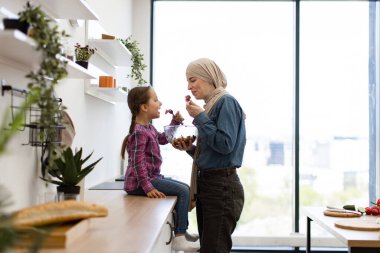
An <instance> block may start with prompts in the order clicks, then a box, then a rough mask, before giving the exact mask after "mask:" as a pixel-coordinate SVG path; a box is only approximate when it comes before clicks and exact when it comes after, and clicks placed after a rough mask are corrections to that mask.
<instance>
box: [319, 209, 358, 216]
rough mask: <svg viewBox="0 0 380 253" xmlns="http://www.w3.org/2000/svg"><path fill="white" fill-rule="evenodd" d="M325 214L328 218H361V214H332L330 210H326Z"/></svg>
mask: <svg viewBox="0 0 380 253" xmlns="http://www.w3.org/2000/svg"><path fill="white" fill-rule="evenodd" d="M323 214H324V215H326V216H332V217H342V218H355V217H360V216H361V215H360V214H356V213H339V212H332V211H329V210H325V211H324V212H323Z"/></svg>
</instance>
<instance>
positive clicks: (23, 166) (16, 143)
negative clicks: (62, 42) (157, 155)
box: [0, 0, 149, 210]
mask: <svg viewBox="0 0 380 253" xmlns="http://www.w3.org/2000/svg"><path fill="white" fill-rule="evenodd" d="M144 1H146V0H144ZM144 1H141V2H144ZM25 2H26V1H23V0H1V1H0V7H1V6H6V7H8V8H11V9H12V11H13V12H16V13H17V12H18V11H20V6H23V5H24V3H25ZM87 2H88V4H89V5H90V6H91V8H92V9H93V10H94V11H95V12H96V13H97V15H98V16H99V22H98V23H99V24H100V26H101V27H102V28H103V29H104V32H105V33H107V34H112V35H115V36H116V37H118V38H126V37H128V36H129V35H130V34H132V20H133V18H132V14H133V12H132V10H133V5H132V3H133V2H139V4H140V1H139V0H135V1H133V0H110V1H97V0H88V1H87ZM147 2H149V1H147ZM148 16H149V15H148ZM58 25H59V27H60V28H61V29H64V30H65V31H66V32H67V33H69V34H70V35H71V38H70V41H69V43H70V44H72V45H74V44H75V43H76V42H79V43H85V42H86V39H87V36H91V35H87V30H89V29H88V25H89V23H87V22H86V23H85V25H83V26H81V27H76V28H75V27H72V26H71V25H70V24H69V22H68V21H67V20H59V22H58ZM99 37H100V35H99ZM147 59H148V58H147ZM90 62H91V60H90ZM115 71H126V73H125V75H127V74H128V73H127V72H128V71H129V70H128V69H121V70H120V69H119V70H115ZM25 74H26V72H22V71H16V70H14V69H12V68H10V67H8V66H7V65H6V63H4V62H2V61H1V60H0V80H1V79H5V80H6V81H7V83H9V84H11V85H12V86H15V87H17V88H21V89H25V88H26V82H27V80H26V79H25V78H24V76H25ZM86 82H87V81H85V80H80V79H65V80H62V81H61V83H60V84H59V86H58V88H57V89H56V93H57V96H58V97H61V98H62V99H63V104H64V105H65V106H67V108H68V109H67V111H68V113H69V115H70V116H71V118H72V119H73V121H74V125H75V128H76V136H75V139H74V142H73V145H72V147H73V148H80V147H83V152H84V154H85V155H86V154H89V153H90V152H92V151H93V152H94V153H93V156H92V157H91V158H92V159H91V160H92V161H94V160H95V159H97V158H99V157H103V160H102V161H101V162H100V163H99V164H98V165H97V166H96V167H95V169H94V171H93V172H91V173H90V174H89V176H87V177H86V179H85V182H84V185H85V188H88V187H91V186H93V185H95V184H98V183H100V182H103V181H105V180H109V179H111V178H114V177H116V176H118V175H119V174H120V163H121V160H120V146H121V142H122V139H123V137H124V135H125V134H126V133H127V131H128V129H129V125H130V113H129V109H128V106H127V104H126V103H117V104H111V103H108V102H104V101H102V100H99V99H97V98H94V97H91V96H88V95H86V94H85V92H84V89H85V85H86ZM125 85H127V86H131V83H129V84H125ZM9 105H10V96H9V95H5V96H1V97H0V120H1V119H2V117H3V114H4V111H5V109H6V108H8V107H9ZM27 130H28V129H26V131H23V132H20V133H18V134H17V136H15V137H14V138H13V139H12V140H11V142H10V143H9V146H8V150H7V153H6V154H3V155H2V156H0V171H1V172H0V185H4V186H5V187H6V188H7V189H8V190H9V191H10V193H11V198H12V201H13V205H12V206H11V207H10V208H9V209H10V210H16V209H19V208H22V207H25V206H30V205H33V204H35V203H37V201H38V196H40V195H42V194H43V193H44V192H46V191H52V190H55V187H54V186H52V185H48V186H46V184H45V183H44V182H43V181H42V180H41V179H39V178H38V176H39V170H40V169H39V164H38V160H39V154H40V149H39V148H34V147H31V146H29V145H27V146H23V145H22V144H23V143H26V142H27V140H28V131H27Z"/></svg>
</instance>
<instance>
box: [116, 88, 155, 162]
mask: <svg viewBox="0 0 380 253" xmlns="http://www.w3.org/2000/svg"><path fill="white" fill-rule="evenodd" d="M150 88H151V87H150V86H137V87H134V88H133V89H131V90H130V91H129V92H128V107H129V110H130V111H131V113H132V120H131V126H130V127H129V133H128V135H127V136H125V138H124V140H123V144H122V145H121V158H123V159H124V158H125V149H126V147H127V144H128V137H129V135H130V134H131V133H132V132H133V129H134V128H135V124H136V115H137V114H138V113H139V111H140V106H141V105H143V104H147V103H148V101H149V90H150Z"/></svg>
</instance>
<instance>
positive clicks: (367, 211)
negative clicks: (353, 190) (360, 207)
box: [365, 207, 372, 215]
mask: <svg viewBox="0 0 380 253" xmlns="http://www.w3.org/2000/svg"><path fill="white" fill-rule="evenodd" d="M365 213H366V214H368V215H370V214H372V208H371V207H366V208H365Z"/></svg>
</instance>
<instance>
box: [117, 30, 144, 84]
mask: <svg viewBox="0 0 380 253" xmlns="http://www.w3.org/2000/svg"><path fill="white" fill-rule="evenodd" d="M119 40H120V41H121V42H122V43H123V44H124V46H125V47H126V48H127V49H128V50H129V51H130V52H131V54H132V58H131V60H132V70H131V75H128V77H132V78H133V79H134V80H136V81H137V83H138V84H139V85H141V84H145V83H147V82H146V81H145V79H144V78H143V71H144V70H145V68H146V67H147V66H146V65H145V64H144V55H143V54H142V53H141V51H140V48H139V43H138V42H137V41H136V40H135V39H133V38H132V36H129V37H128V38H127V39H119Z"/></svg>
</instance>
